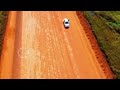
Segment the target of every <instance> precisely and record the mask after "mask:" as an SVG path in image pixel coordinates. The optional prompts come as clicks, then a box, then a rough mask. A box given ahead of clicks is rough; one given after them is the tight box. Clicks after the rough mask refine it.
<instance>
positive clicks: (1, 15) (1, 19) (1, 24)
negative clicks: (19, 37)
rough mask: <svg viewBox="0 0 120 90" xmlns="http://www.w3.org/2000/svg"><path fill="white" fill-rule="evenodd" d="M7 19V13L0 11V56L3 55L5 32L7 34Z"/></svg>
mask: <svg viewBox="0 0 120 90" xmlns="http://www.w3.org/2000/svg"><path fill="white" fill-rule="evenodd" d="M6 18H7V12H6V11H0V55H1V49H2V41H3V37H4V32H5V25H6V21H7V20H6Z"/></svg>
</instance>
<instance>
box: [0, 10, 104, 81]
mask: <svg viewBox="0 0 120 90" xmlns="http://www.w3.org/2000/svg"><path fill="white" fill-rule="evenodd" d="M16 17H17V18H16ZM65 17H67V18H69V19H70V28H69V29H67V30H66V29H65V28H64V26H63V19H64V18H65ZM9 19H10V20H8V24H7V28H6V33H5V38H4V43H3V50H2V55H1V62H0V78H2V79H3V78H19V79H23V78H25V79H26V78H28V79H34V78H42V79H43V78H47V79H50V78H59V79H61V78H63V79H65V78H68V79H69V78H73V79H74V78H80V79H105V78H106V75H105V73H104V72H103V70H102V68H101V67H100V65H99V63H98V61H97V58H96V56H95V53H94V51H93V49H92V47H91V45H90V42H89V40H88V39H87V36H86V34H85V32H84V30H83V27H82V26H81V24H80V22H79V19H78V17H77V15H76V12H73V11H71V12H70V11H69V12H67V11H53V12H52V11H43V12H42V11H40V12H36V11H35V12H34V11H26V12H24V11H21V12H13V11H12V12H10V14H9Z"/></svg>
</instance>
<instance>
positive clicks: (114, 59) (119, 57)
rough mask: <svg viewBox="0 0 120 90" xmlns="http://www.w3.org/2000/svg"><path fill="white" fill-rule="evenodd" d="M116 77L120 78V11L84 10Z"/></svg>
mask: <svg viewBox="0 0 120 90" xmlns="http://www.w3.org/2000/svg"><path fill="white" fill-rule="evenodd" d="M83 14H84V15H85V17H86V19H87V20H88V22H89V24H90V26H91V29H92V31H93V33H94V35H95V37H96V39H97V41H98V44H99V46H100V48H101V50H102V51H103V53H104V54H105V55H106V58H107V61H108V63H109V65H110V67H111V69H112V70H113V73H114V74H115V76H116V78H118V79H120V11H92V12H91V11H83Z"/></svg>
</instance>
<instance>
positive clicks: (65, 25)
mask: <svg viewBox="0 0 120 90" xmlns="http://www.w3.org/2000/svg"><path fill="white" fill-rule="evenodd" d="M63 24H64V27H65V28H69V26H70V23H69V19H67V18H65V19H64V20H63Z"/></svg>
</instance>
